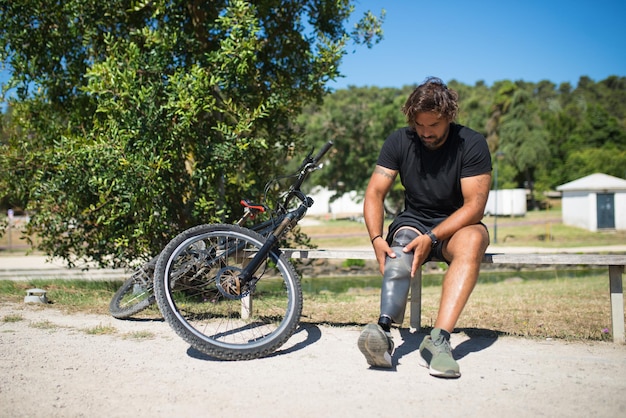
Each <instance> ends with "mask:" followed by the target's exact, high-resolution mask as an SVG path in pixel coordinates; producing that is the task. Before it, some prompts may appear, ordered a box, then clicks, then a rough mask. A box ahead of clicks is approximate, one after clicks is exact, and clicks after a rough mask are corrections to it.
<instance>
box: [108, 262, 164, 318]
mask: <svg viewBox="0 0 626 418" xmlns="http://www.w3.org/2000/svg"><path fill="white" fill-rule="evenodd" d="M156 262H157V257H154V258H152V259H151V260H150V261H148V262H146V263H145V264H143V265H142V266H141V267H139V268H138V269H137V270H135V271H134V272H133V274H132V275H131V276H130V277H129V278H128V279H127V280H126V281H125V282H124V283H123V284H122V286H121V287H120V288H119V289H118V290H117V292H115V294H114V295H113V298H112V299H111V302H110V303H109V312H110V313H111V315H112V316H113V317H114V318H117V319H125V318H129V317H131V316H132V315H134V314H136V313H139V312H141V311H143V310H144V309H146V308H147V307H148V306H150V305H152V304H153V303H154V302H155V299H154V292H153V281H152V276H153V275H154V268H155V267H156Z"/></svg>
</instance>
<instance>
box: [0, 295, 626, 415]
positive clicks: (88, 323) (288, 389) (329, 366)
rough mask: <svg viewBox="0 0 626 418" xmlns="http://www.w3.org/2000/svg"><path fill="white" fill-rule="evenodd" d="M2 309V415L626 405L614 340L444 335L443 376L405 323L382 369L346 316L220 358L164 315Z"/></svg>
mask: <svg viewBox="0 0 626 418" xmlns="http://www.w3.org/2000/svg"><path fill="white" fill-rule="evenodd" d="M17 318H21V320H20V321H15V322H12V321H11V319H17ZM0 319H2V322H0V347H1V349H0V417H108V418H110V417H129V416H134V417H174V416H176V417H246V418H250V417H354V416H358V417H359V418H366V417H390V416H428V415H445V416H452V417H471V416H481V417H501V416H549V417H572V416H581V417H582V416H594V417H618V416H625V415H626V397H624V393H626V377H625V376H626V346H624V345H614V344H611V343H600V342H593V343H584V344H583V343H566V342H562V341H536V340H528V339H519V338H508V337H500V338H495V337H494V338H485V337H480V338H468V337H467V336H466V335H465V334H454V335H453V337H452V343H453V347H454V348H455V349H454V355H455V357H456V358H457V359H458V361H459V364H460V365H461V371H462V373H463V376H462V377H461V378H460V379H458V380H441V379H437V378H434V377H431V376H429V375H428V373H427V370H426V369H423V368H421V367H419V366H418V363H417V356H418V355H419V354H418V352H417V347H418V345H419V342H420V341H421V339H422V338H423V335H422V334H413V333H410V332H409V331H408V330H404V329H403V330H394V339H395V342H396V346H397V349H396V353H395V355H394V359H395V362H396V366H395V367H394V368H393V369H392V370H389V371H381V370H374V369H370V368H368V366H367V365H366V364H365V362H364V360H363V359H362V357H361V354H360V353H359V351H358V349H357V348H356V341H357V338H358V335H359V332H360V329H358V328H356V327H330V326H321V325H319V326H318V325H306V326H305V327H304V328H303V329H301V330H300V331H299V332H298V333H297V334H296V335H294V337H292V339H291V340H289V341H288V342H287V344H286V345H285V346H284V347H283V348H282V349H281V350H279V351H278V352H277V353H275V354H274V355H273V356H270V357H268V358H264V359H259V360H253V361H246V362H222V361H215V360H212V359H210V358H208V357H206V356H205V355H203V354H202V353H199V352H197V351H196V350H194V349H193V348H190V347H189V346H188V345H187V344H186V343H185V342H184V341H183V340H182V339H180V338H179V337H178V336H177V335H176V334H174V332H173V331H172V330H171V329H170V328H169V326H168V325H167V324H166V323H164V322H162V321H119V320H115V319H113V318H111V317H109V316H98V315H84V314H80V315H65V314H63V313H61V312H59V311H58V310H56V309H54V307H52V306H39V305H22V304H2V305H0ZM97 330H109V331H112V333H110V334H104V335H103V334H98V333H94V331H97ZM383 400H384V401H383Z"/></svg>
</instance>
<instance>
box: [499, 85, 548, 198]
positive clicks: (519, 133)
mask: <svg viewBox="0 0 626 418" xmlns="http://www.w3.org/2000/svg"><path fill="white" fill-rule="evenodd" d="M510 106H511V108H510V109H509V112H508V113H507V114H506V115H504V116H503V117H502V120H501V124H500V146H499V150H500V151H501V152H503V153H504V156H505V157H504V158H505V160H506V161H507V162H508V163H509V164H511V165H513V166H514V167H515V168H516V169H517V172H518V173H519V174H520V177H521V178H520V180H521V181H520V183H523V184H524V186H525V187H527V188H529V189H530V192H531V196H534V190H533V189H534V182H535V176H534V173H535V170H536V169H537V168H538V167H540V166H541V165H542V164H545V162H547V161H549V158H548V157H549V155H550V149H549V147H548V144H547V134H546V131H545V129H544V128H543V124H542V122H541V120H540V118H539V113H538V112H537V109H536V106H535V105H534V103H533V101H532V100H531V96H530V95H529V94H528V92H527V91H526V90H517V91H516V92H515V94H514V95H513V98H512V100H511V105H510ZM533 200H534V199H533ZM533 206H534V203H533Z"/></svg>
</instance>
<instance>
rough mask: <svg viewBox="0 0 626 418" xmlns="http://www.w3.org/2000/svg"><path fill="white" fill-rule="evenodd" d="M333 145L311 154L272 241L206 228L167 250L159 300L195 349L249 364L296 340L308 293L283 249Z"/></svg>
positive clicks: (234, 229)
mask: <svg viewBox="0 0 626 418" xmlns="http://www.w3.org/2000/svg"><path fill="white" fill-rule="evenodd" d="M332 145H333V144H332V142H328V143H327V144H325V145H324V146H323V147H322V149H321V150H320V151H319V152H318V154H317V155H315V156H314V157H311V155H312V152H311V153H309V154H308V155H307V156H306V157H305V158H304V160H303V162H302V165H301V166H300V168H298V170H296V172H295V173H294V174H293V175H292V176H289V177H291V178H295V180H294V182H293V184H292V185H291V186H290V187H289V189H288V191H287V192H286V194H285V197H284V200H283V201H282V203H278V204H277V207H276V208H274V209H273V213H272V218H273V219H272V220H270V221H267V222H269V223H267V224H266V226H267V227H268V228H269V232H268V233H267V234H266V235H265V236H264V235H263V234H262V233H259V232H257V231H255V230H253V229H251V228H246V227H242V226H240V225H230V224H205V225H199V226H196V227H193V228H190V229H188V230H186V231H183V232H182V233H180V234H179V235H177V236H176V237H175V238H174V239H173V240H171V241H170V242H169V243H168V244H167V246H166V247H165V248H164V249H163V251H162V252H161V254H160V256H159V258H158V261H157V264H156V270H155V274H154V294H155V297H156V301H157V304H158V306H159V309H160V310H161V314H162V315H163V317H164V318H165V320H166V321H167V322H168V324H169V325H170V326H171V327H172V329H173V330H174V331H175V332H176V333H177V334H178V335H179V336H180V337H181V338H183V340H185V341H186V342H187V343H189V344H190V345H191V346H192V347H194V348H195V349H197V350H198V351H200V352H202V353H204V354H206V355H208V356H211V357H213V358H217V359H221V360H248V359H254V358H259V357H264V356H267V355H269V354H271V353H272V352H274V351H275V350H276V349H278V348H279V347H280V346H282V345H283V344H284V343H285V342H286V341H287V340H288V339H289V338H290V337H291V336H292V335H293V333H294V332H295V330H296V327H297V325H298V322H299V320H300V316H301V314H302V287H301V283H300V278H299V277H298V274H297V273H296V271H295V269H294V267H293V265H292V264H291V263H290V262H289V260H288V259H287V258H286V257H285V256H284V254H283V253H282V251H281V250H280V248H279V246H278V243H279V241H280V239H281V237H283V236H284V235H285V233H286V232H288V231H289V230H290V229H292V228H293V227H294V226H295V225H296V224H297V223H298V221H300V220H301V219H302V218H303V217H304V215H305V214H306V212H307V210H308V208H309V207H311V206H312V204H313V199H311V198H310V197H309V196H307V195H306V194H305V193H303V192H302V191H301V190H300V187H301V186H302V183H303V182H304V181H305V179H306V178H307V177H308V176H309V174H310V173H311V172H313V171H315V170H317V169H320V168H321V167H322V165H321V164H320V160H321V159H322V157H323V156H324V155H325V154H326V152H328V150H329V149H330V148H331V147H332ZM270 183H271V182H270ZM270 183H268V185H269V184H270ZM266 189H267V186H266ZM294 199H297V200H294ZM279 202H280V200H279ZM296 202H299V203H296ZM294 203H295V204H297V207H295V208H292V206H293V204H294Z"/></svg>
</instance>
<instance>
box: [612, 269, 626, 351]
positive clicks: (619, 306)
mask: <svg viewBox="0 0 626 418" xmlns="http://www.w3.org/2000/svg"><path fill="white" fill-rule="evenodd" d="M623 272H624V266H609V287H610V290H611V323H612V327H613V330H612V331H613V342H615V343H620V344H624V289H623V285H622V273H623Z"/></svg>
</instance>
